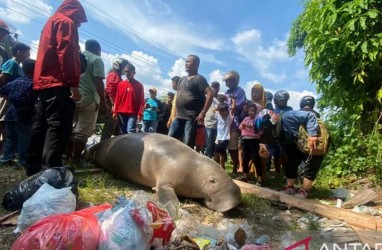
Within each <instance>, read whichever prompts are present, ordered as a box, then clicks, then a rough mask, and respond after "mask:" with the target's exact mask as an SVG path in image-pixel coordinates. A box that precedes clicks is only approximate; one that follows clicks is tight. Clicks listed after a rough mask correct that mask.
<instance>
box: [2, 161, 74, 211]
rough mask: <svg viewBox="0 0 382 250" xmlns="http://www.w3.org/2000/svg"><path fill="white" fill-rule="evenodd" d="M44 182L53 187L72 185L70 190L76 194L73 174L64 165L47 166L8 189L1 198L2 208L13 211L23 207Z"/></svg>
mask: <svg viewBox="0 0 382 250" xmlns="http://www.w3.org/2000/svg"><path fill="white" fill-rule="evenodd" d="M44 183H48V184H49V185H51V186H53V187H55V188H63V187H69V186H72V191H73V193H74V194H76V192H77V189H76V185H75V183H74V181H73V174H72V173H71V172H70V171H69V170H68V168H66V167H58V168H49V169H46V170H44V171H41V172H39V173H37V174H35V175H32V176H30V177H28V178H27V179H25V180H23V181H22V182H20V183H19V185H18V186H15V187H13V188H11V189H10V190H8V191H7V192H6V193H5V195H4V199H3V206H4V208H6V209H8V210H10V211H15V210H19V209H21V208H22V207H23V203H24V202H25V201H26V200H27V199H29V198H30V197H31V196H32V195H33V194H34V193H35V192H36V191H37V190H38V189H39V188H40V187H41V186H42V185H43V184H44Z"/></svg>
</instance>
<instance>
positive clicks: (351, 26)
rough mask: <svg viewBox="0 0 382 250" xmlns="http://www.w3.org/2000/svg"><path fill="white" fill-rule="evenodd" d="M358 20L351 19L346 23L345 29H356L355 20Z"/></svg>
mask: <svg viewBox="0 0 382 250" xmlns="http://www.w3.org/2000/svg"><path fill="white" fill-rule="evenodd" d="M356 21H357V19H351V20H350V21H349V22H348V23H347V24H346V25H345V29H350V30H351V31H354V30H355V22H356Z"/></svg>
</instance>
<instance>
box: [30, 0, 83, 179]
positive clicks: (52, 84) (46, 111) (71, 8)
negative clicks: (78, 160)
mask: <svg viewBox="0 0 382 250" xmlns="http://www.w3.org/2000/svg"><path fill="white" fill-rule="evenodd" d="M84 22H87V19H86V15H85V10H84V8H83V7H82V5H81V4H80V3H79V2H78V0H64V1H63V3H62V4H61V5H60V7H58V9H57V10H56V13H55V14H54V15H52V16H51V17H50V18H49V20H48V21H47V22H46V24H45V26H44V28H43V30H42V33H41V37H40V45H39V48H38V52H37V60H36V66H35V72H34V79H33V82H34V85H33V89H34V90H35V91H36V93H37V95H38V103H37V108H36V121H35V123H34V124H33V127H32V131H31V141H30V147H29V150H28V157H27V167H26V172H27V175H28V176H30V175H33V174H35V173H37V172H39V171H40V170H41V168H52V167H59V166H62V160H61V156H62V154H63V152H64V150H65V147H66V145H67V143H68V142H69V139H70V136H71V132H72V121H73V115H74V109H75V102H76V101H79V100H80V99H81V95H80V92H79V88H78V87H79V83H80V75H81V66H80V53H79V51H80V48H79V44H78V27H80V25H81V23H84Z"/></svg>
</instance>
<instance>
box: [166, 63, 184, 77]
mask: <svg viewBox="0 0 382 250" xmlns="http://www.w3.org/2000/svg"><path fill="white" fill-rule="evenodd" d="M185 63H186V61H185V60H184V59H183V58H179V59H177V60H176V61H175V62H174V65H173V66H172V67H171V72H169V73H168V75H169V77H170V78H172V77H174V76H186V75H187V72H186V69H185V67H184V65H185Z"/></svg>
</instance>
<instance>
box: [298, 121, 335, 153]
mask: <svg viewBox="0 0 382 250" xmlns="http://www.w3.org/2000/svg"><path fill="white" fill-rule="evenodd" d="M317 123H318V127H319V129H318V135H317V137H318V141H317V148H316V150H313V151H312V152H311V151H310V147H309V142H308V137H309V134H308V132H307V131H306V126H305V125H301V126H300V128H299V130H298V138H297V142H296V144H297V148H298V149H299V150H300V151H301V152H303V153H304V154H308V155H309V154H312V155H325V154H326V153H327V152H328V149H329V144H330V134H329V130H328V128H327V127H326V125H325V123H324V121H323V120H321V119H320V118H317Z"/></svg>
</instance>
